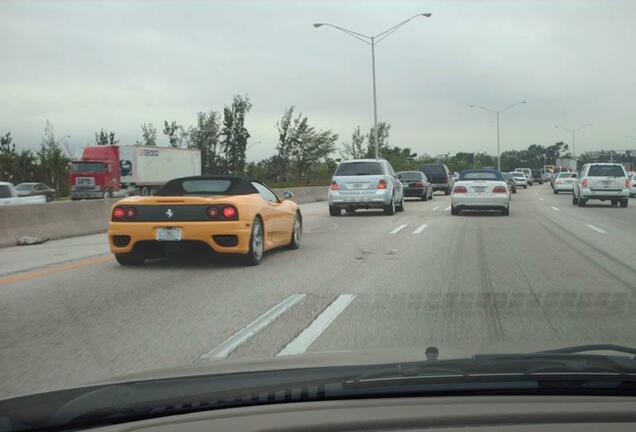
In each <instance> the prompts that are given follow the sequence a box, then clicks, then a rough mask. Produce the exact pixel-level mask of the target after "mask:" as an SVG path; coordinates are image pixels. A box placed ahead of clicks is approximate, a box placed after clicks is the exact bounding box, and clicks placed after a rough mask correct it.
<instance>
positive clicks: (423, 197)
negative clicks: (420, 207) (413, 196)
mask: <svg viewBox="0 0 636 432" xmlns="http://www.w3.org/2000/svg"><path fill="white" fill-rule="evenodd" d="M422 201H428V190H427V191H426V193H425V194H424V195H422Z"/></svg>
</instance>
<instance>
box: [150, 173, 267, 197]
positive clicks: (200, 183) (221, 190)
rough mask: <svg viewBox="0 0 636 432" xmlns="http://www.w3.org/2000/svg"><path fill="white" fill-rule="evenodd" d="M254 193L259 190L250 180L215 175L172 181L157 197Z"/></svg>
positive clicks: (160, 190)
mask: <svg viewBox="0 0 636 432" xmlns="http://www.w3.org/2000/svg"><path fill="white" fill-rule="evenodd" d="M253 193H258V190H257V189H256V188H255V187H254V185H252V182H251V181H250V180H248V179H246V178H244V177H239V176H229V175H215V176H193V177H181V178H176V179H172V180H170V181H169V182H168V183H166V184H165V185H164V186H163V187H162V188H161V189H159V191H158V192H157V195H159V196H182V195H249V194H253Z"/></svg>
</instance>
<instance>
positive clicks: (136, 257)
mask: <svg viewBox="0 0 636 432" xmlns="http://www.w3.org/2000/svg"><path fill="white" fill-rule="evenodd" d="M115 259H116V260H117V262H118V263H119V264H121V265H123V266H138V265H142V264H143V263H144V262H145V261H146V258H145V257H144V256H143V255H142V254H139V253H135V252H130V253H120V254H115Z"/></svg>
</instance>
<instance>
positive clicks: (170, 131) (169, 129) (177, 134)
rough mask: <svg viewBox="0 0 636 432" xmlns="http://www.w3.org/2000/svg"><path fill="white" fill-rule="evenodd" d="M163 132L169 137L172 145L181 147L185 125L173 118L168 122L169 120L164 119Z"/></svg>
mask: <svg viewBox="0 0 636 432" xmlns="http://www.w3.org/2000/svg"><path fill="white" fill-rule="evenodd" d="M163 134H164V135H166V136H167V137H168V142H169V143H170V147H174V148H177V147H181V144H182V141H183V126H181V125H179V124H178V123H177V122H176V121H174V120H172V121H171V122H170V123H168V121H167V120H164V121H163Z"/></svg>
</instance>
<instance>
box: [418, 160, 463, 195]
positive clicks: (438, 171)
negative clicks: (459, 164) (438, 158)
mask: <svg viewBox="0 0 636 432" xmlns="http://www.w3.org/2000/svg"><path fill="white" fill-rule="evenodd" d="M420 171H422V172H423V173H424V175H426V178H428V180H429V182H430V183H431V185H432V186H433V192H435V191H444V194H446V195H450V193H451V190H453V184H454V183H455V180H454V179H453V177H452V176H451V172H450V170H449V169H448V167H447V166H446V165H444V164H424V165H422V166H421V167H420Z"/></svg>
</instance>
